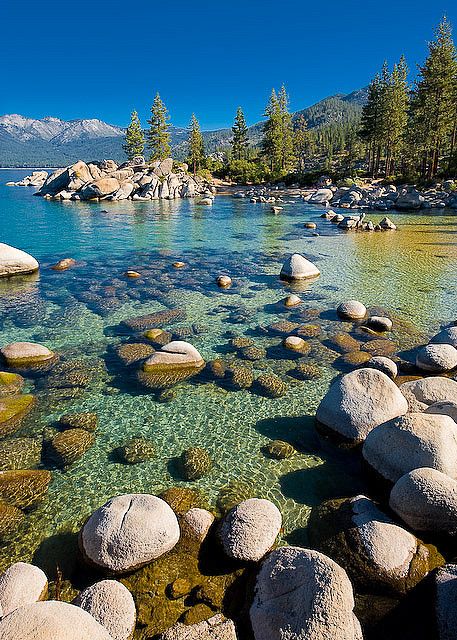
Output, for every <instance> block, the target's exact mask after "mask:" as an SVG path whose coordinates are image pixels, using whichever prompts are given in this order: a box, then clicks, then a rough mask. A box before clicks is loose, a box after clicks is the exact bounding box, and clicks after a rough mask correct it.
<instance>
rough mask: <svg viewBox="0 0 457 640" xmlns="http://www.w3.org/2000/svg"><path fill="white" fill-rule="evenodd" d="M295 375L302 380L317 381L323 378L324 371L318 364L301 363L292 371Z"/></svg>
mask: <svg viewBox="0 0 457 640" xmlns="http://www.w3.org/2000/svg"><path fill="white" fill-rule="evenodd" d="M292 373H293V375H295V376H296V377H297V378H299V379H300V380H315V379H317V378H321V377H322V371H321V369H320V367H318V366H317V365H316V364H308V363H306V362H299V363H298V364H297V365H296V366H295V367H294V369H292Z"/></svg>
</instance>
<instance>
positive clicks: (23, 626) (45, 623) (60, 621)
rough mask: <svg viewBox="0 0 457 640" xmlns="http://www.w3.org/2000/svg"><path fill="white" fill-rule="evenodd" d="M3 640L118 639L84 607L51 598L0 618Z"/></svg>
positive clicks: (0, 631)
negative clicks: (21, 639) (20, 639)
mask: <svg viewBox="0 0 457 640" xmlns="http://www.w3.org/2000/svg"><path fill="white" fill-rule="evenodd" d="M0 637H1V639H2V640H18V639H19V638H24V639H25V638H27V639H29V638H30V640H57V638H58V639H59V640H86V639H88V638H90V640H114V639H113V638H112V636H110V634H109V633H108V631H107V630H106V629H105V628H104V627H102V626H101V625H100V624H99V623H98V622H97V621H96V620H95V618H93V617H92V616H91V615H89V614H88V613H87V612H86V611H84V610H83V609H81V608H80V607H75V606H73V605H71V604H67V603H66V602H57V601H55V600H48V601H47V602H35V603H33V604H30V605H27V606H25V607H21V608H20V609H16V610H15V611H13V612H12V613H10V614H9V615H8V616H5V617H4V618H2V620H1V621H0Z"/></svg>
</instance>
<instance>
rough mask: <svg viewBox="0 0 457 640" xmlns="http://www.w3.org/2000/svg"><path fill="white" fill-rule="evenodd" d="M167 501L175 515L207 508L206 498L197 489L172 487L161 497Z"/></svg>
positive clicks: (163, 492) (160, 496)
mask: <svg viewBox="0 0 457 640" xmlns="http://www.w3.org/2000/svg"><path fill="white" fill-rule="evenodd" d="M159 498H161V499H162V500H165V502H166V503H167V504H168V505H170V507H171V508H172V509H173V511H174V512H175V513H178V514H180V513H186V511H189V509H193V508H204V507H206V506H207V501H206V498H205V497H204V496H203V495H202V494H201V493H200V491H197V490H196V489H189V488H188V487H170V488H169V489H165V491H162V493H161V494H160V495H159Z"/></svg>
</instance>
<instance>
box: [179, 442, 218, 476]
mask: <svg viewBox="0 0 457 640" xmlns="http://www.w3.org/2000/svg"><path fill="white" fill-rule="evenodd" d="M212 468H213V461H212V460H211V456H210V455H209V453H208V452H207V451H206V450H205V449H202V448H201V447H191V448H190V449H186V451H184V452H183V453H182V455H181V469H182V474H183V476H184V478H185V479H186V480H198V479H199V478H203V476H206V475H207V474H208V473H209V472H210V471H211V469H212Z"/></svg>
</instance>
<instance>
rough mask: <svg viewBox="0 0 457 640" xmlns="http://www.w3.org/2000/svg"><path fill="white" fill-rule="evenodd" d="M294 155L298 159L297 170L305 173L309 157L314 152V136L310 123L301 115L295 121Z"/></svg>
mask: <svg viewBox="0 0 457 640" xmlns="http://www.w3.org/2000/svg"><path fill="white" fill-rule="evenodd" d="M293 144H294V154H295V157H296V159H297V170H298V171H299V172H303V171H304V169H305V162H306V158H307V156H308V155H311V151H312V136H311V132H310V131H309V129H308V122H307V120H306V118H305V116H304V115H302V114H300V115H299V116H298V117H297V119H296V120H295V127H294V133H293Z"/></svg>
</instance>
